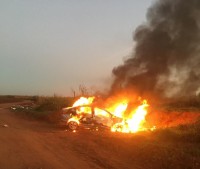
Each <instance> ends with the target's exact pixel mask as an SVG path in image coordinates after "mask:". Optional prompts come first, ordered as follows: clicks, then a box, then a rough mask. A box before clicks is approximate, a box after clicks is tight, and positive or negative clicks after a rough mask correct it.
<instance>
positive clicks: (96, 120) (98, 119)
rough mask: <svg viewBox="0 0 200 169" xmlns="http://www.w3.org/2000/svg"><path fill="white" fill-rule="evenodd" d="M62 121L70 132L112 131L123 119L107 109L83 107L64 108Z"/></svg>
mask: <svg viewBox="0 0 200 169" xmlns="http://www.w3.org/2000/svg"><path fill="white" fill-rule="evenodd" d="M61 121H62V124H64V125H66V126H67V127H68V129H69V130H76V129H78V128H86V129H94V130H105V129H110V128H111V127H112V126H113V125H114V124H116V123H120V122H121V121H122V119H121V118H119V117H116V116H114V115H113V114H111V113H110V112H108V111H107V110H105V109H102V108H99V107H95V106H91V105H83V106H77V107H67V108H63V109H62V116H61Z"/></svg>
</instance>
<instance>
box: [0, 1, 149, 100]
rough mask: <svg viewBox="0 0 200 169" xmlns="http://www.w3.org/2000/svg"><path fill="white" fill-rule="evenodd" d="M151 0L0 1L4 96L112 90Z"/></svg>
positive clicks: (0, 86)
mask: <svg viewBox="0 0 200 169" xmlns="http://www.w3.org/2000/svg"><path fill="white" fill-rule="evenodd" d="M151 3H152V1H151V0H124V1H123V0H107V1H106V0H104V1H103V0H9V1H8V0H0V95H53V94H57V95H61V96H68V95H72V92H71V88H73V89H75V90H77V91H78V86H79V85H80V84H82V85H85V86H86V87H88V88H91V87H92V88H96V89H104V88H108V87H109V85H110V82H111V80H112V69H113V68H114V67H115V66H118V65H119V64H122V63H123V58H125V57H126V56H127V55H128V54H130V53H131V51H132V50H133V45H134V42H133V40H132V39H133V38H132V37H133V32H134V30H135V28H136V27H137V26H139V25H140V24H142V23H144V22H145V20H146V19H145V15H146V11H147V8H148V7H149V6H150V5H151Z"/></svg>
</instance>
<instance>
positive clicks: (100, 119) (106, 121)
mask: <svg viewBox="0 0 200 169" xmlns="http://www.w3.org/2000/svg"><path fill="white" fill-rule="evenodd" d="M94 115H95V116H94V118H95V120H96V122H97V123H99V124H102V125H105V126H111V124H112V119H111V115H110V114H109V113H108V112H107V111H105V110H102V109H99V108H94Z"/></svg>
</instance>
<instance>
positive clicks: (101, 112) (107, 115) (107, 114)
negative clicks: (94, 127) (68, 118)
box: [94, 108, 110, 118]
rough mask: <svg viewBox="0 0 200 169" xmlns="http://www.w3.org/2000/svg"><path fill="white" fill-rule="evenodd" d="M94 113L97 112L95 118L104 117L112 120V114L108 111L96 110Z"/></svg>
mask: <svg viewBox="0 0 200 169" xmlns="http://www.w3.org/2000/svg"><path fill="white" fill-rule="evenodd" d="M94 112H95V116H102V117H107V118H110V114H109V113H108V112H107V111H105V110H102V109H100V108H94Z"/></svg>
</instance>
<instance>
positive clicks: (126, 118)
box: [72, 97, 155, 133]
mask: <svg viewBox="0 0 200 169" xmlns="http://www.w3.org/2000/svg"><path fill="white" fill-rule="evenodd" d="M94 98H95V97H89V98H85V97H81V98H80V99H78V100H77V101H76V102H75V103H74V104H73V107H75V106H82V105H91V104H92V103H93V101H94ZM139 100H141V99H139ZM112 102H113V100H112ZM105 104H106V105H107V106H106V107H107V108H106V109H107V110H108V111H109V112H111V113H112V114H113V115H114V116H116V117H120V118H122V122H121V123H116V124H114V125H113V126H112V127H111V131H112V132H123V133H136V132H138V131H145V130H148V129H147V128H145V122H146V119H145V118H146V115H147V114H148V112H147V107H148V106H149V105H148V104H147V101H146V100H143V102H142V103H141V104H140V105H139V106H138V107H135V108H134V109H131V110H127V107H128V104H129V99H123V100H120V99H119V98H118V99H117V100H116V101H114V103H112V104H111V103H110V104H109V103H108V102H107V103H105ZM97 107H98V106H97ZM82 112H84V113H91V108H90V107H84V106H83V107H80V108H79V110H78V114H80V113H82ZM127 112H129V113H128V115H127ZM96 113H97V114H98V115H102V116H106V115H105V111H103V110H101V109H97V112H96V111H95V114H96ZM125 113H126V114H125ZM72 120H76V121H77V119H72ZM154 129H155V127H154ZM150 130H152V129H150Z"/></svg>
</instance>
